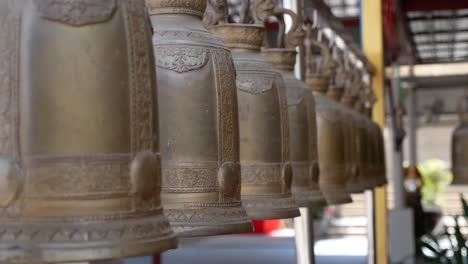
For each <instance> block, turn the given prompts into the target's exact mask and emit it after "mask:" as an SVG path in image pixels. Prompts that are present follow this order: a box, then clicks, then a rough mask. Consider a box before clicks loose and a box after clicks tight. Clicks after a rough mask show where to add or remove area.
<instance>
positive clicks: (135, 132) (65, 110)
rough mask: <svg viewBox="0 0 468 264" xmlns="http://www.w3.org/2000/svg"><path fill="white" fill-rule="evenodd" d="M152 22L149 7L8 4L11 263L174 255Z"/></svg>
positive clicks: (3, 153) (2, 177)
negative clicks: (164, 199) (164, 197)
mask: <svg viewBox="0 0 468 264" xmlns="http://www.w3.org/2000/svg"><path fill="white" fill-rule="evenodd" d="M148 19H149V17H148V14H147V10H146V7H145V3H144V1H143V0H131V1H127V0H96V1H89V0H88V1H86V0H73V1H66V0H54V1H52V0H50V1H49V0H1V1H0V25H1V26H0V262H1V263H13V264H15V263H62V262H81V261H85V262H86V261H94V260H101V259H113V258H125V257H129V256H138V255H150V254H154V253H157V252H162V251H165V250H167V249H170V248H174V247H176V245H177V242H176V240H175V234H174V233H173V232H172V229H171V227H170V225H169V221H168V219H167V218H166V217H165V216H164V215H163V213H162V207H161V203H160V185H161V184H160V180H161V168H160V159H159V144H158V142H157V138H156V137H155V135H157V134H159V130H158V127H157V125H156V120H157V118H158V112H157V110H156V108H155V107H154V106H155V105H156V102H155V99H156V95H155V93H154V90H155V86H156V80H155V79H156V78H155V75H154V60H153V57H152V54H153V49H152V46H151V28H150V26H149V25H148V23H147V21H148ZM45 35H46V36H47V37H44V36H45ZM83 43H89V44H90V45H83ZM19 58H21V60H20V59H19ZM96 245H99V246H98V247H97V246H96Z"/></svg>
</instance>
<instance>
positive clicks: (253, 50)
mask: <svg viewBox="0 0 468 264" xmlns="http://www.w3.org/2000/svg"><path fill="white" fill-rule="evenodd" d="M210 30H211V31H212V32H213V33H214V34H215V35H216V36H219V37H221V38H222V39H223V40H224V41H226V45H227V46H228V47H230V48H231V50H232V53H233V57H234V63H235V67H236V70H237V80H238V82H237V83H238V85H239V84H240V85H239V86H238V87H237V95H238V98H239V120H240V159H241V170H242V202H243V204H244V207H245V209H246V210H247V214H248V215H249V217H250V218H252V219H256V220H262V219H278V218H292V217H296V216H298V215H299V211H298V209H297V204H296V203H295V201H294V199H293V197H292V194H291V181H292V167H291V164H290V163H289V126H288V109H287V107H288V106H287V97H286V89H285V86H284V81H283V78H282V77H281V74H280V73H279V72H278V71H276V70H275V69H274V67H273V66H272V65H271V64H270V63H268V62H266V61H265V60H264V59H263V58H262V56H261V53H260V46H261V41H258V40H259V39H260V40H262V39H263V32H264V28H263V27H262V26H257V25H246V24H222V25H218V26H214V27H212V28H210ZM259 35H260V36H259ZM252 36H253V37H252ZM270 84H271V85H270Z"/></svg>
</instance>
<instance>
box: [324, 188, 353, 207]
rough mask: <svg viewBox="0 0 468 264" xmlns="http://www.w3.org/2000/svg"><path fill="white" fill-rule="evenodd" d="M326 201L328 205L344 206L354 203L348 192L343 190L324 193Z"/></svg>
mask: <svg viewBox="0 0 468 264" xmlns="http://www.w3.org/2000/svg"><path fill="white" fill-rule="evenodd" d="M323 195H324V196H325V199H326V200H327V202H328V205H342V204H350V203H352V202H353V198H351V195H350V194H349V193H348V192H346V191H345V192H344V193H343V190H332V191H330V192H328V193H327V192H326V191H324V192H323Z"/></svg>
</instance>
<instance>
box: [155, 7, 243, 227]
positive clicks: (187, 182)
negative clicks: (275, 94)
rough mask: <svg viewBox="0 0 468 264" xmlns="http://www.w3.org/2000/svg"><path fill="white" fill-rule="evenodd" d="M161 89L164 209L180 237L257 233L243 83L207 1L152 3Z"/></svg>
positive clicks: (159, 86)
mask: <svg viewBox="0 0 468 264" xmlns="http://www.w3.org/2000/svg"><path fill="white" fill-rule="evenodd" d="M147 5H148V9H149V12H150V15H151V22H152V24H153V30H154V36H153V44H154V50H155V54H156V66H157V76H158V79H157V82H158V88H159V95H158V99H159V112H160V113H161V115H160V131H161V135H160V141H161V153H162V176H163V180H162V195H161V196H162V203H163V205H164V209H165V214H166V216H167V217H168V218H169V220H170V222H171V225H172V227H173V228H174V230H175V232H176V233H178V235H180V236H207V235H220V234H230V233H245V232H250V231H252V224H251V222H250V220H249V218H248V217H247V214H246V212H245V210H244V209H243V207H242V204H241V197H240V187H241V176H240V165H239V123H238V113H237V95H236V79H235V78H236V77H235V76H236V75H235V69H234V65H233V62H232V58H231V54H230V52H229V50H228V49H227V48H226V47H225V46H224V44H223V43H222V41H221V40H220V39H218V38H215V37H214V36H213V35H212V34H211V33H210V32H209V31H208V30H207V29H206V28H205V27H204V26H203V24H202V16H203V14H204V12H205V9H206V6H207V0H178V1H173V0H147Z"/></svg>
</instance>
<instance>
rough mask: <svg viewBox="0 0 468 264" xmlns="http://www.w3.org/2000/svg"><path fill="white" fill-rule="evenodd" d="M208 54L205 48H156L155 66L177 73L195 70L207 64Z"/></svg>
mask: <svg viewBox="0 0 468 264" xmlns="http://www.w3.org/2000/svg"><path fill="white" fill-rule="evenodd" d="M209 52H210V51H209V49H206V48H186V47H174V48H158V49H156V53H157V54H158V55H159V56H157V57H156V60H157V66H158V67H161V68H164V69H167V70H173V71H176V72H178V73H184V72H188V71H193V70H197V69H200V68H202V67H203V66H205V65H206V64H207V63H208V60H209Z"/></svg>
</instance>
